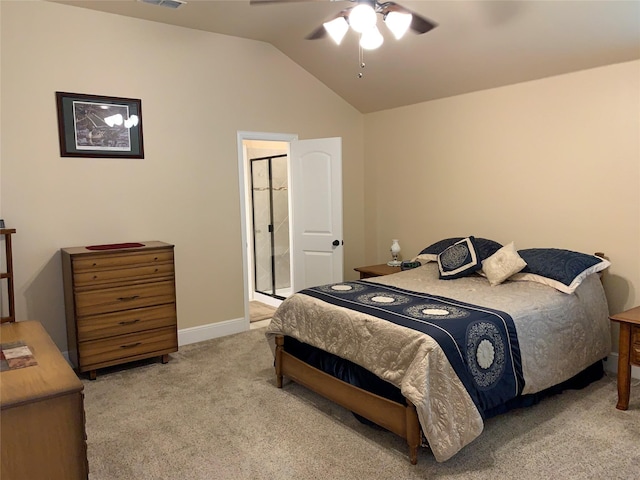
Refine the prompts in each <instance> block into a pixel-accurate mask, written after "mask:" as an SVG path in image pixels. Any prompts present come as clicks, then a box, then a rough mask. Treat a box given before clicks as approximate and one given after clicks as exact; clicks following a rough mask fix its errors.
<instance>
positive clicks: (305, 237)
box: [289, 138, 344, 292]
mask: <svg viewBox="0 0 640 480" xmlns="http://www.w3.org/2000/svg"><path fill="white" fill-rule="evenodd" d="M290 145H291V147H290V148H291V150H290V157H289V158H290V175H291V181H290V182H289V185H290V188H291V205H292V211H291V216H292V221H291V229H292V231H291V240H292V242H291V243H292V244H291V257H292V264H293V268H292V272H291V273H292V278H291V280H292V287H293V291H294V292H298V291H300V290H302V289H303V288H307V287H313V286H316V285H324V284H327V283H336V282H341V281H342V275H343V259H344V255H343V246H342V245H343V239H342V139H341V138H321V139H313V140H297V141H293V142H291V144H290Z"/></svg>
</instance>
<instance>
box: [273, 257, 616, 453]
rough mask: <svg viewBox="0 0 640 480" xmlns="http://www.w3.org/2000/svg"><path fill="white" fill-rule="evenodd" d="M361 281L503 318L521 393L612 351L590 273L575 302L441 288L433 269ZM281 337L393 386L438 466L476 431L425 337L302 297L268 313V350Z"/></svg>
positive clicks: (460, 285) (509, 285) (520, 291)
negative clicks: (510, 331)
mask: <svg viewBox="0 0 640 480" xmlns="http://www.w3.org/2000/svg"><path fill="white" fill-rule="evenodd" d="M368 280H369V281H372V282H378V283H381V284H386V285H393V286H396V287H399V288H404V289H406V290H413V291H417V292H423V293H429V294H433V295H439V296H443V297H448V298H453V299H456V300H460V301H463V302H467V303H470V304H474V305H479V306H483V307H489V308H493V309H497V310H501V311H504V312H507V313H508V314H509V315H511V317H512V318H513V320H514V323H515V325H516V329H517V333H518V340H519V343H520V353H521V358H522V370H523V375H524V379H525V388H524V391H523V393H524V394H527V393H535V392H538V391H541V390H544V389H545V388H547V387H550V386H552V385H556V384H558V383H560V382H562V381H564V380H567V379H569V378H571V377H572V376H573V375H575V374H577V373H578V372H580V371H581V370H583V369H585V368H586V367H588V366H589V365H591V364H592V363H594V362H596V361H597V360H600V359H602V358H604V357H605V356H606V355H607V354H608V352H609V349H610V331H609V321H608V308H607V302H606V298H605V295H604V289H603V288H602V284H601V282H600V280H599V278H598V276H597V275H591V276H589V277H587V278H586V279H585V281H584V282H583V283H582V285H580V287H578V289H577V290H576V292H575V293H574V294H572V295H567V294H564V293H561V292H558V291H557V290H555V289H553V288H551V287H548V286H545V285H541V284H538V283H533V282H529V281H522V282H505V283H503V284H501V285H498V286H495V287H491V286H490V285H489V282H488V281H487V280H486V279H485V278H483V277H480V276H469V277H464V278H460V279H456V280H439V279H438V273H437V266H436V264H435V263H428V264H426V265H423V266H422V267H419V268H416V269H413V270H407V271H405V272H400V273H397V274H394V275H388V276H385V277H377V278H372V279H368ZM278 334H284V335H289V336H292V337H294V338H297V339H298V340H300V341H302V342H305V343H308V344H310V345H313V346H315V347H318V348H320V349H322V350H325V351H328V352H330V353H333V354H335V355H338V356H340V357H342V358H346V359H348V360H350V361H352V362H354V363H357V364H358V365H360V366H362V367H364V368H366V369H367V370H370V371H371V372H373V373H375V374H376V375H378V376H379V377H380V378H382V379H384V380H386V381H388V382H390V383H391V384H393V385H395V386H397V387H398V388H400V390H401V392H402V394H403V395H404V396H405V397H406V398H407V399H408V400H410V401H411V402H412V403H413V404H414V405H415V406H416V410H417V412H418V417H419V419H420V424H421V426H422V430H423V432H424V434H425V436H426V438H427V440H428V442H429V446H430V447H431V450H432V451H433V454H434V456H435V458H436V460H437V461H440V462H442V461H445V460H448V459H449V458H451V457H452V456H453V455H455V454H456V453H457V452H458V451H459V450H460V449H461V448H463V447H464V446H465V445H467V444H468V443H470V442H471V441H472V440H474V439H475V438H476V437H478V435H480V433H481V432H482V428H483V422H482V417H481V416H480V413H479V412H478V410H477V408H476V406H475V404H474V403H473V401H472V399H471V397H470V396H469V395H468V393H467V391H466V390H465V388H464V386H463V385H462V383H461V381H460V380H459V379H458V377H457V375H456V374H455V372H454V370H453V368H452V367H451V365H450V364H449V362H448V360H447V357H446V356H445V354H444V352H443V351H442V350H441V348H440V347H439V345H438V344H437V342H436V341H435V340H433V339H432V338H431V337H429V336H428V335H426V334H423V333H421V332H418V331H415V330H411V329H408V328H405V327H402V326H399V325H395V324H393V323H391V322H388V321H385V320H382V319H378V318H376V317H373V316H370V315H367V314H363V313H359V312H356V311H352V310H348V309H345V308H342V307H337V306H333V305H329V304H327V303H325V302H323V301H321V300H318V299H316V298H313V297H310V296H307V295H303V294H295V295H292V296H291V297H289V298H288V299H287V300H285V301H284V302H283V303H282V305H281V306H280V308H278V310H277V311H276V313H275V314H274V317H273V320H272V321H271V323H270V325H269V327H268V328H267V334H266V335H267V338H268V339H269V342H270V344H271V346H272V349H275V345H274V337H275V335H278Z"/></svg>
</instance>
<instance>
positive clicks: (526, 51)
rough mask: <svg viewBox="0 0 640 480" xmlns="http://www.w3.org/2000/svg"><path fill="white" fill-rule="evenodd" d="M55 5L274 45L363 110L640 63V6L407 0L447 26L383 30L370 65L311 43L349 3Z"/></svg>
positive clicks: (91, 0)
mask: <svg viewBox="0 0 640 480" xmlns="http://www.w3.org/2000/svg"><path fill="white" fill-rule="evenodd" d="M50 1H55V2H57V3H64V4H68V5H74V6H78V7H83V8H89V9H94V10H100V11H103V12H109V13H113V14H118V15H125V16H129V17H135V18H140V19H145V20H150V21H155V22H162V23H167V24H172V25H178V26H182V27H188V28H194V29H198V30H205V31H209V32H216V33H221V34H226V35H233V36H238V37H244V38H250V39H254V40H260V41H264V42H268V43H270V44H272V45H273V46H274V47H276V48H278V49H279V50H280V51H282V52H283V53H284V54H285V55H287V56H288V57H289V58H291V59H292V60H293V61H294V62H296V63H298V64H299V65H300V66H301V67H303V68H304V69H305V70H307V71H308V72H309V73H311V74H312V75H313V76H315V77H316V78H318V79H319V80H320V81H321V82H323V83H324V84H325V85H327V86H328V87H329V88H330V89H332V90H333V91H335V92H336V93H337V94H338V95H340V96H341V97H342V98H344V99H345V100H346V101H347V102H349V103H350V104H351V105H353V106H354V107H355V108H356V109H358V110H359V111H360V112H362V113H369V112H375V111H379V110H385V109H389V108H394V107H398V106H403V105H410V104H414V103H419V102H423V101H427V100H433V99H437V98H443V97H449V96H453V95H459V94H462V93H468V92H472V91H477V90H483V89H487V88H494V87H499V86H504V85H508V84H513V83H518V82H523V81H528V80H534V79H539V78H544V77H548V76H552V75H558V74H563V73H568V72H572V71H577V70H583V69H587V68H593V67H598V66H602V65H608V64H613V63H620V62H625V61H629V60H635V59H639V58H640V1H639V0H627V1H624V0H601V1H597V0H538V1H527V0H500V1H493V0H467V1H465V0H457V1H456V0H445V1H435V0H434V1H432V0H425V1H404V0H397V2H396V3H399V4H400V5H402V6H404V7H406V8H408V9H410V10H412V11H414V12H416V13H419V14H420V15H422V16H424V17H426V18H428V19H430V20H432V21H433V22H435V23H437V24H438V27H437V28H435V29H434V30H432V31H430V32H427V33H425V34H423V35H416V34H413V33H411V32H409V33H407V35H405V37H404V38H402V39H400V40H395V39H394V38H393V37H392V36H391V35H390V34H389V32H387V31H385V29H384V27H381V29H380V30H381V32H382V33H383V35H384V37H385V42H384V44H383V45H382V46H381V47H380V48H379V49H377V50H373V51H365V53H364V63H365V67H364V69H363V68H361V66H360V58H359V48H358V44H357V38H356V36H355V34H353V32H349V33H348V34H347V36H346V37H345V39H344V40H343V42H342V44H341V45H340V46H338V45H336V44H335V43H333V41H332V40H331V39H330V38H324V39H320V40H306V39H305V37H306V36H307V35H308V34H309V33H311V32H312V31H314V30H315V29H316V28H317V27H318V26H319V25H321V24H322V23H323V22H324V21H326V20H327V19H328V18H330V17H331V16H332V15H335V14H336V13H338V12H339V11H341V10H342V9H344V8H347V7H351V6H353V5H354V4H353V3H352V2H349V1H331V0H326V1H322V0H315V1H311V0H307V1H304V0H300V1H294V2H290V1H287V2H282V3H280V2H276V3H266V4H262V5H255V4H254V5H251V4H250V2H249V0H225V1H208V0H187V3H186V4H185V5H182V6H181V7H179V8H177V9H171V8H164V7H160V6H155V5H150V4H147V3H143V2H140V1H138V0H81V1H69V0H50ZM358 73H363V75H362V78H359V76H358ZM639 74H640V72H639Z"/></svg>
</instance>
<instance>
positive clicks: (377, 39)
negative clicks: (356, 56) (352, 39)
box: [360, 25, 384, 50]
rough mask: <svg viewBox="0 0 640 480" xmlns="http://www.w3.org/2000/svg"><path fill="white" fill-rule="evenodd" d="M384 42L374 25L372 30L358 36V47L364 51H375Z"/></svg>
mask: <svg viewBox="0 0 640 480" xmlns="http://www.w3.org/2000/svg"><path fill="white" fill-rule="evenodd" d="M383 42H384V38H383V37H382V34H381V33H380V30H378V27H376V26H375V25H374V26H373V28H370V29H369V30H367V31H365V32H363V33H362V35H361V36H360V46H361V47H362V48H364V49H365V50H375V49H376V48H378V47H380V45H382V43H383Z"/></svg>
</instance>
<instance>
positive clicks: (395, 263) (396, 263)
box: [387, 260, 402, 267]
mask: <svg viewBox="0 0 640 480" xmlns="http://www.w3.org/2000/svg"><path fill="white" fill-rule="evenodd" d="M401 264H402V262H401V261H400V260H391V261H390V262H387V265H389V266H390V267H399V266H400V265H401Z"/></svg>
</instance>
